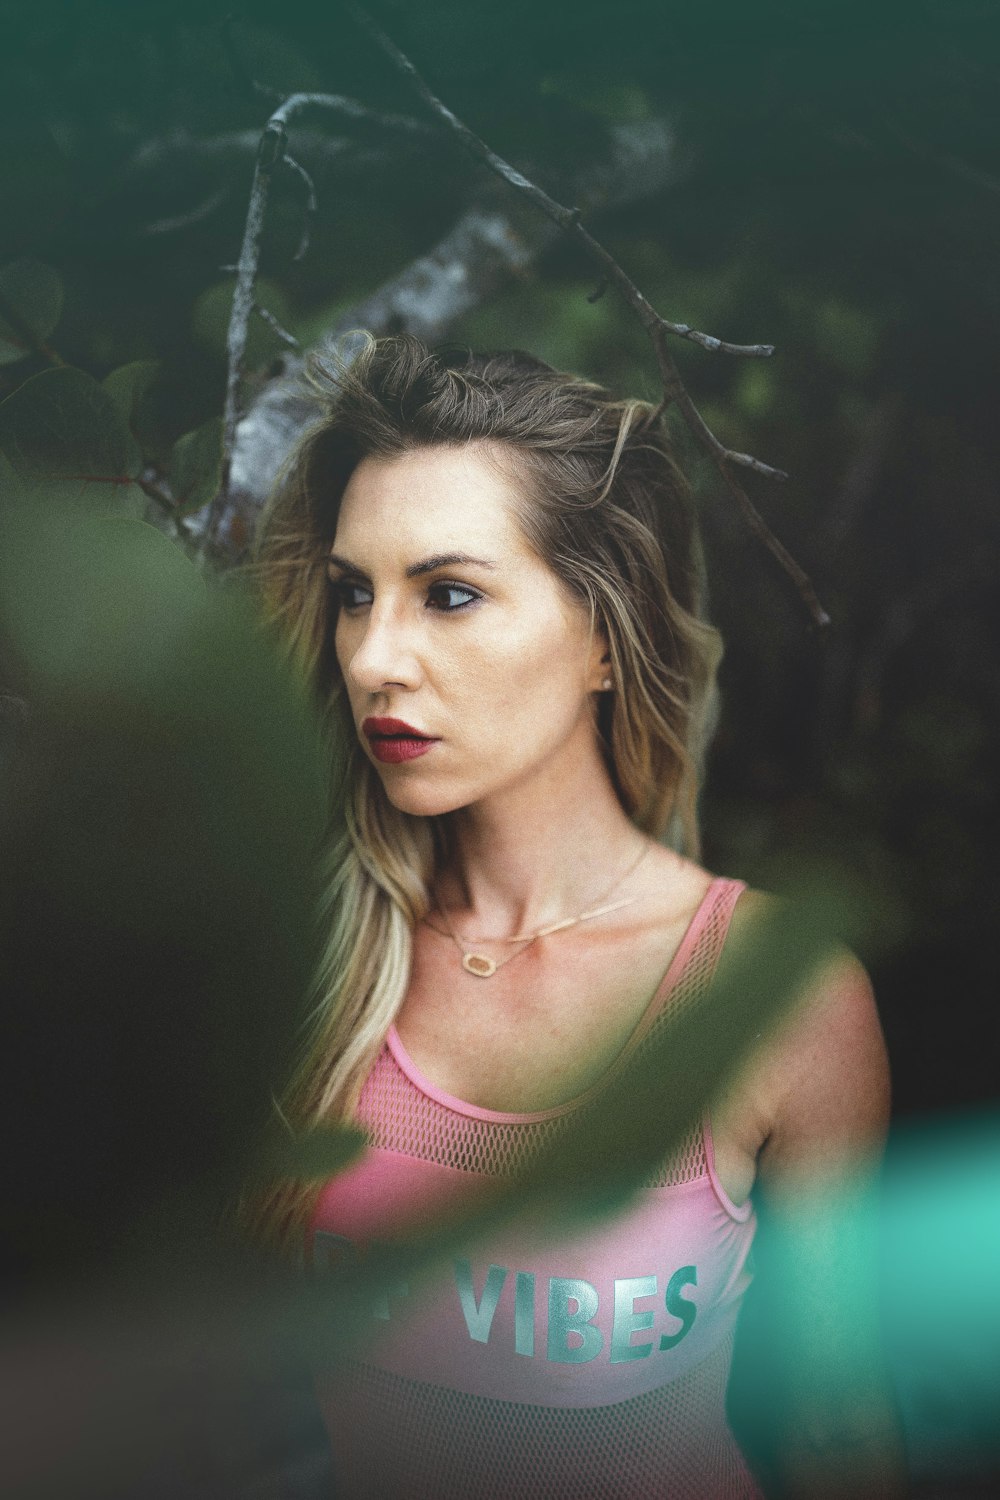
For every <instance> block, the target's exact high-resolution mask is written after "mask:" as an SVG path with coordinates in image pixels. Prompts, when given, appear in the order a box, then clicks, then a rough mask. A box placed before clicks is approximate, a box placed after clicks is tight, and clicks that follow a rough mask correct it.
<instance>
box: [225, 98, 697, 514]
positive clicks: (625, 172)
mask: <svg viewBox="0 0 1000 1500" xmlns="http://www.w3.org/2000/svg"><path fill="white" fill-rule="evenodd" d="M682 170H683V168H682V166H681V164H679V162H678V155H677V150H676V142H675V139H674V135H673V131H672V130H671V128H670V126H669V125H668V124H667V123H666V122H665V121H663V120H659V119H651V120H643V121H639V122H637V123H635V124H627V125H616V126H613V127H612V129H611V131H610V132H609V149H608V151H607V153H606V155H604V156H601V157H598V158H595V159H594V160H592V161H590V162H588V163H587V164H586V166H585V167H581V168H580V169H579V170H578V171H577V172H575V173H574V174H573V175H572V176H571V177H567V179H566V180H565V188H566V190H567V191H569V192H570V193H572V196H573V199H574V201H576V202H580V203H582V204H584V205H585V206H586V207H587V208H588V209H593V210H595V211H596V210H599V209H608V208H613V207H626V206H628V205H630V204H633V203H636V202H640V201H642V200H643V199H646V198H649V197H652V196H655V195H656V194H657V193H661V192H663V191H664V190H665V189H666V188H667V187H668V186H669V185H670V184H671V183H672V182H674V181H676V180H677V179H678V177H679V176H680V174H681V172H682ZM485 188H486V191H485V192H481V194H480V196H479V197H477V199H476V201H474V202H473V203H472V204H470V206H469V207H468V208H467V209H466V210H465V211H464V212H463V213H462V214H461V215H460V216H459V218H458V219H457V220H456V222H455V224H454V225H453V226H452V228H451V229H450V230H449V231H448V232H447V233H446V234H445V235H444V236H443V238H442V239H441V240H440V241H439V242H438V243H437V245H435V246H434V247H433V248H432V249H431V250H429V251H427V252H426V253H425V254H424V255H421V256H418V257H417V259H416V260H414V261H413V262H412V263H411V264H410V265H408V266H406V267H405V268H404V269H403V270H402V271H400V272H399V273H398V274H397V275H395V276H393V277H391V278H390V279H389V280H388V281H386V282H385V283H383V285H382V286H380V287H378V288H377V289H376V290H375V291H374V292H372V294H371V295H370V296H369V297H366V298H365V299H364V300H363V301H362V302H359V303H357V304H356V305H355V306H353V307H350V308H348V309H346V310H345V311H344V313H342V314H341V316H340V317H339V318H338V319H337V321H336V323H335V324H333V325H332V326H331V327H330V328H329V329H328V330H327V331H326V333H325V334H324V336H323V339H322V340H321V341H320V344H319V345H318V346H317V347H318V352H320V353H321V352H322V349H323V347H324V346H325V345H328V344H332V343H334V342H335V341H336V340H337V339H338V338H339V337H340V336H341V335H342V334H344V333H346V332H348V331H349V330H351V329H356V328H366V329H368V330H370V331H371V332H372V333H375V334H379V333H387V332H392V331H393V330H395V329H400V328H406V329H408V330H409V331H410V332H412V333H415V334H417V335H418V337H420V338H422V339H424V340H425V341H426V342H428V343H436V342H439V341H440V340H441V339H444V338H446V337H447V336H448V333H449V331H450V329H451V328H452V327H453V326H454V325H455V323H456V322H457V321H458V320H459V319H461V318H462V317H464V316H465V315H467V314H468V313H469V312H471V311H472V310H473V309H474V308H476V307H478V306H480V305H481V304H482V303H483V302H485V301H487V300H488V299H489V298H490V297H492V296H495V295H496V294H497V293H498V292H499V291H500V290H501V289H502V288H503V287H504V286H505V285H506V284H507V283H508V282H509V281H510V280H511V278H512V277H524V276H527V275H529V274H530V271H531V267H532V265H533V264H534V263H535V262H536V261H537V260H538V258H539V256H541V255H542V254H543V253H544V251H545V250H546V249H547V248H548V246H549V245H551V244H552V243H553V242H554V241H556V240H557V239H558V238H559V236H560V233H561V231H560V229H559V228H558V226H557V225H555V224H554V223H553V222H552V221H551V220H550V219H547V218H545V217H543V216H542V215H540V214H537V213H535V212H534V211H533V209H531V208H530V206H528V205H522V203H521V200H520V199H519V198H518V197H515V196H513V195H511V194H509V193H507V192H505V191H504V190H503V189H501V188H500V187H499V185H498V186H497V187H496V188H494V187H493V184H492V181H491V179H490V178H488V177H487V178H486V179H485ZM303 364H304V360H303V359H297V358H295V357H294V356H292V357H287V358H286V359H285V370H284V373H283V374H282V375H281V376H280V377H279V378H278V379H275V380H272V381H271V382H270V383H269V384H268V385H267V386H266V387H265V388H264V390H263V391H262V392H261V393H260V395H259V396H258V397H257V399H256V400H255V401H254V404H253V406H252V408H251V409H250V411H248V412H247V414H246V416H245V417H244V418H243V420H242V421H241V422H240V423H239V427H238V431H237V442H236V448H235V451H234V454H233V463H232V470H231V474H230V502H231V508H232V509H234V510H236V509H238V510H240V511H242V512H243V514H244V519H246V520H247V521H248V522H249V523H251V524H252V514H253V512H255V511H257V510H259V508H260V506H261V505H262V504H263V502H264V500H265V499H266V497H267V494H268V492H269V490H270V488H271V485H272V483H273V480H274V477H275V475H276V473H277V469H278V466H279V464H280V462H281V460H282V458H283V457H284V455H285V454H286V453H288V451H289V450H290V448H291V447H292V446H293V444H294V443H295V442H296V440H297V439H298V437H299V435H300V434H301V432H302V430H303V428H304V427H305V425H306V424H307V423H308V422H309V421H310V420H313V419H315V415H316V411H315V406H314V405H312V404H310V402H309V401H307V399H306V398H305V396H304V394H303V390H302V386H301V381H300V376H301V372H302V368H303Z"/></svg>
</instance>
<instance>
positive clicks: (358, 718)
mask: <svg viewBox="0 0 1000 1500" xmlns="http://www.w3.org/2000/svg"><path fill="white" fill-rule="evenodd" d="M513 498H514V492H513V490H512V489H511V486H510V484H509V483H508V482H507V481H505V480H504V479H502V478H501V477H500V475H499V474H498V473H497V472H496V471H495V470H494V469H493V468H492V467H491V466H489V465H488V464H487V463H486V462H485V461H484V459H483V457H482V456H481V455H477V452H476V449H475V448H474V447H462V448H458V447H455V448H444V447H437V448H422V449H418V450H416V451H414V452H412V453H407V454H405V455H403V456H401V457H396V458H391V459H382V458H366V459H363V460H362V462H361V463H359V464H358V466H357V468H356V469H355V470H354V472H353V474H352V476H351V479H350V481H349V483H348V485H347V487H346V489H345V491H344V495H343V500H342V503H341V507H340V514H339V517H338V520H337V533H336V536H335V537H334V541H333V547H332V551H331V560H330V579H331V587H332V589H333V592H334V596H335V602H336V604H337V606H338V608H337V623H336V635H335V642H336V651H337V660H338V662H339V664H340V669H341V671H342V673H343V676H344V682H345V683H346V686H347V692H348V696H349V699H350V704H351V709H352V712H353V715H354V722H355V725H356V727H357V730H358V734H359V737H360V739H361V743H362V745H363V746H364V748H365V752H366V754H367V755H368V757H369V759H370V760H371V761H372V763H373V764H374V765H375V766H376V768H377V769H378V772H379V774H380V776H381V778H382V782H383V784H384V786H385V789H386V793H387V795H388V797H389V799H390V801H391V802H392V803H394V805H395V806H396V807H398V808H400V809H402V810H403V811H404V812H409V813H415V814H418V815H421V816H430V815H432V814H439V813H445V812H452V811H455V810H456V809H457V808H460V807H468V806H470V805H472V804H473V803H476V802H480V801H481V800H482V799H484V798H486V797H489V796H490V795H491V794H494V793H497V792H503V791H505V790H510V789H514V788H516V787H519V786H524V785H526V784H527V783H529V782H532V781H535V782H537V785H538V787H539V788H541V789H542V790H544V788H545V786H546V784H548V785H551V786H552V787H553V788H555V787H557V786H558V784H559V779H560V776H561V774H564V773H565V771H566V769H567V767H568V764H569V761H568V759H567V757H571V756H573V755H579V754H580V753H581V752H582V753H592V752H593V748H594V744H595V737H596V730H595V728H594V722H593V714H592V710H591V700H590V697H589V695H590V694H591V693H593V692H594V691H596V690H598V689H599V688H600V687H601V683H602V679H603V677H604V675H605V672H606V670H607V668H606V667H604V666H602V661H601V658H602V655H603V651H604V643H603V640H602V638H601V636H600V633H599V632H595V633H594V636H593V638H592V637H591V631H590V619H589V615H588V613H587V611H586V610H585V609H584V608H583V607H582V606H581V605H578V604H576V603H575V602H573V601H571V600H570V599H568V597H567V595H566V592H565V590H564V588H563V586H562V585H561V584H560V582H559V580H558V579H557V578H556V575H555V574H554V573H553V572H552V570H551V569H550V568H549V566H548V564H547V563H545V562H543V561H542V560H541V558H539V557H538V556H537V554H536V553H535V552H533V551H532V549H531V548H530V547H529V546H528V544H527V542H526V541H525V540H524V537H523V536H522V534H521V531H520V529H519V527H518V524H517V522H516V519H515V515H514V510H513V505H512V500H513ZM386 719H392V720H397V721H399V724H396V725H393V724H385V723H384V722H382V723H380V722H379V721H380V720H382V721H384V720H386ZM400 725H402V726H404V727H408V728H409V729H411V730H415V731H417V732H418V734H419V735H420V736H424V737H425V738H420V739H417V738H414V737H412V736H405V735H403V736H401V737H397V736H399V735H400V727H399V726H400ZM546 778H548V783H547V782H546Z"/></svg>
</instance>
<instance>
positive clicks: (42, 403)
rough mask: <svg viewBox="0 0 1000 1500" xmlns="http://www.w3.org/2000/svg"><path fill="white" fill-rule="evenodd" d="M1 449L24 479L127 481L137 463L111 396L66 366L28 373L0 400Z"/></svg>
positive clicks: (134, 448)
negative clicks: (28, 376)
mask: <svg viewBox="0 0 1000 1500" xmlns="http://www.w3.org/2000/svg"><path fill="white" fill-rule="evenodd" d="M0 449H2V450H3V452H4V454H5V455H6V458H7V460H8V462H9V463H10V465H11V467H12V468H13V469H15V470H16V471H17V473H18V474H19V475H20V476H21V478H22V479H27V480H48V479H73V480H79V481H81V482H82V483H83V484H92V483H102V484H126V483H127V482H128V480H129V479H134V478H135V477H136V476H137V474H138V473H139V470H140V467H141V465H142V455H141V454H140V452H139V449H138V447H137V445H136V442H135V439H134V438H133V436H132V434H131V433H130V432H129V430H128V428H127V427H126V425H125V423H124V422H123V421H122V418H121V416H120V414H119V411H118V408H117V406H116V405H115V403H114V401H113V400H112V398H111V396H110V395H109V394H108V392H107V391H106V390H105V389H104V387H103V386H102V385H100V383H99V382H98V381H96V380H95V379H94V378H93V376H92V375H88V374H87V373H86V372H85V371H83V370H76V369H72V368H70V367H68V366H66V367H64V368H62V369H58V370H43V371H42V373H41V374H40V375H34V376H32V378H31V379H30V380H26V381H25V382H24V384H23V385H20V386H18V388H17V390H16V391H15V392H14V393H13V395H11V396H8V397H7V400H6V401H4V402H3V403H2V405H0Z"/></svg>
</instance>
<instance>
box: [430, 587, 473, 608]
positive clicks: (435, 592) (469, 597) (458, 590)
mask: <svg viewBox="0 0 1000 1500" xmlns="http://www.w3.org/2000/svg"><path fill="white" fill-rule="evenodd" d="M427 597H428V599H429V600H432V601H433V605H434V608H435V609H441V610H445V611H451V610H455V609H464V608H465V606H466V605H467V604H472V603H474V602H475V600H477V599H480V598H482V595H481V594H477V593H476V591H475V589H469V588H466V587H465V585H464V584H462V583H434V584H432V585H431V587H430V588H429V589H428V591H427Z"/></svg>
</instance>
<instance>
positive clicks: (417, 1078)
mask: <svg viewBox="0 0 1000 1500" xmlns="http://www.w3.org/2000/svg"><path fill="white" fill-rule="evenodd" d="M729 886H739V887H740V889H742V882H740V881H734V880H730V879H728V878H727V877H726V876H724V875H716V876H714V877H713V878H712V880H711V882H710V883H709V886H708V889H707V890H706V891H705V894H704V896H702V898H701V900H700V901H699V903H698V905H697V907H696V908H695V910H694V913H693V914H692V917H691V920H690V921H689V923H688V925H687V927H686V928H685V929H684V935H683V937H682V938H681V940H680V943H679V944H678V945H677V949H676V951H675V953H674V956H673V958H672V959H671V960H670V963H669V964H668V965H667V969H666V972H665V974H664V975H663V978H662V979H661V980H660V982H659V984H658V985H657V986H656V989H655V990H654V991H653V994H652V996H651V998H650V1001H649V1004H648V1005H647V1006H646V1008H645V1010H644V1011H643V1013H642V1015H641V1016H640V1017H639V1019H638V1021H637V1022H636V1024H635V1027H634V1029H633V1030H632V1032H631V1033H630V1035H629V1037H628V1038H627V1040H626V1042H625V1044H624V1046H623V1047H622V1050H621V1051H620V1052H619V1053H618V1056H617V1057H615V1058H614V1059H613V1060H612V1062H611V1063H609V1065H608V1067H607V1068H606V1069H605V1070H604V1072H603V1073H602V1074H601V1076H600V1077H599V1078H597V1079H595V1081H594V1082H593V1083H592V1084H590V1085H589V1086H588V1087H587V1088H586V1089H584V1090H583V1092H582V1093H580V1094H576V1095H574V1097H573V1098H572V1099H567V1100H566V1101H565V1103H563V1104H554V1105H552V1107H551V1108H549V1109H535V1110H522V1111H519V1112H513V1111H509V1110H499V1109H487V1108H485V1106H483V1105H479V1104H472V1103H470V1101H469V1100H468V1099H460V1098H459V1097H458V1095H457V1094H449V1093H447V1092H446V1090H444V1089H442V1088H439V1087H438V1086H437V1084H436V1083H433V1082H432V1081H431V1079H429V1078H428V1077H427V1075H426V1074H425V1073H423V1072H422V1071H421V1069H420V1068H418V1067H417V1065H416V1063H415V1062H414V1061H413V1058H412V1057H411V1056H410V1054H409V1053H408V1052H407V1050H406V1048H405V1047H404V1045H403V1043H402V1041H401V1040H400V1036H399V1032H398V1031H397V1030H396V1023H395V1021H393V1023H392V1025H391V1026H390V1027H389V1031H388V1033H387V1036H386V1041H387V1044H388V1046H389V1050H390V1051H391V1053H392V1055H393V1057H394V1058H395V1059H396V1062H397V1063H398V1064H399V1067H400V1068H401V1069H402V1071H403V1072H404V1073H405V1074H406V1076H407V1077H408V1078H409V1080H410V1082H411V1083H413V1084H415V1085H416V1087H417V1088H418V1089H420V1091H421V1093H424V1094H427V1095H428V1097H429V1098H431V1099H434V1100H435V1101H436V1102H437V1103H438V1104H443V1105H444V1106H445V1107H446V1108H447V1109H450V1110H452V1111H454V1112H455V1113H456V1114H462V1115H468V1116H469V1117H471V1118H472V1119H474V1120H489V1121H492V1122H493V1123H495V1124H498V1125H529V1124H533V1123H535V1122H536V1121H543V1120H554V1119H557V1118H558V1117H559V1116H560V1115H565V1114H569V1113H570V1112H571V1111H572V1110H575V1109H579V1108H580V1107H581V1106H582V1105H584V1104H587V1103H589V1101H590V1100H591V1099H592V1098H593V1097H594V1095H596V1094H598V1093H600V1092H601V1090H602V1089H604V1088H606V1087H607V1085H608V1084H609V1083H610V1082H611V1080H612V1079H613V1078H614V1076H615V1074H616V1073H618V1072H619V1070H620V1069H621V1068H622V1067H623V1066H624V1064H625V1062H626V1060H627V1059H628V1057H629V1056H630V1055H631V1054H632V1052H633V1051H634V1049H635V1048H636V1047H637V1046H638V1045H639V1043H640V1042H641V1040H642V1038H643V1037H644V1036H645V1034H646V1032H647V1031H648V1030H649V1028H650V1026H651V1025H652V1023H653V1021H654V1020H655V1018H656V1017H657V1015H659V1013H660V1010H661V1009H662V1007H663V1005H664V1004H665V1003H666V1000H667V997H668V995H669V993H670V991H671V990H672V989H673V988H674V986H675V984H676V983H677V980H678V979H679V978H680V974H681V972H682V970H683V968H684V965H685V964H686V963H687V960H688V958H689V956H690V953H691V949H692V948H693V947H694V945H695V943H696V942H697V941H698V939H699V938H700V936H701V934H702V930H703V929H704V926H705V922H706V920H707V918H708V914H709V912H710V911H711V910H712V907H713V906H714V904H715V900H716V898H717V897H718V895H719V894H720V892H721V890H722V889H723V888H725V887H729Z"/></svg>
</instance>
